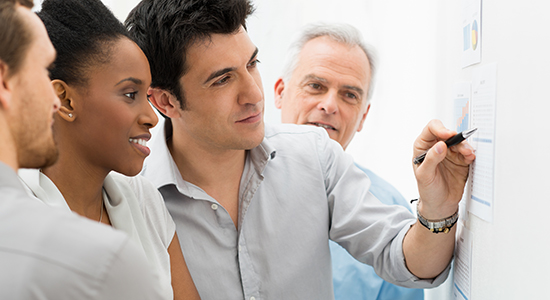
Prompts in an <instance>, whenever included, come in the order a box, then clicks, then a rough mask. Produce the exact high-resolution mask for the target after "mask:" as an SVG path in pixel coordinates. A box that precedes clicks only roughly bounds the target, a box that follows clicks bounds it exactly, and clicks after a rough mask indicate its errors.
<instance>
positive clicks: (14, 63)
mask: <svg viewBox="0 0 550 300" xmlns="http://www.w3.org/2000/svg"><path fill="white" fill-rule="evenodd" d="M32 7H33V1H32V0H0V28H1V30H0V140H1V141H2V142H0V195H2V196H0V266H2V267H1V268H0V299H25V300H32V299H57V300H63V299H67V300H69V299H113V300H114V299H159V298H158V294H156V291H155V290H154V286H153V285H152V284H151V282H153V275H152V274H151V273H150V272H151V271H150V270H149V269H148V267H149V266H148V263H147V258H146V257H145V255H144V254H143V253H142V251H139V250H138V248H137V246H136V245H134V244H133V243H132V242H131V241H130V239H129V237H128V236H126V235H125V234H123V233H122V232H117V231H115V230H114V229H112V228H110V227H107V226H103V225H99V224H97V223H95V222H92V221H89V220H86V219H84V218H81V217H78V216H77V215H75V214H72V213H68V212H65V211H61V210H57V209H54V208H51V207H48V206H46V205H45V204H43V203H41V202H39V201H37V200H35V199H32V198H31V197H30V196H29V195H27V193H26V191H25V189H24V187H23V185H22V184H21V182H20V181H19V179H18V177H17V174H16V171H17V169H18V168H43V167H47V166H50V165H52V164H53V163H55V161H56V160H57V157H58V152H57V147H56V145H55V143H54V140H53V134H52V122H53V114H54V113H55V112H56V111H57V110H58V109H59V107H60V101H59V99H58V98H57V96H56V95H55V92H54V89H53V86H52V84H51V82H50V78H49V77H48V69H49V67H50V66H51V65H52V63H53V62H54V59H55V49H54V48H53V46H52V44H51V42H50V39H49V38H48V34H47V32H46V29H45V27H44V24H43V23H42V22H41V21H40V19H39V18H38V16H36V15H35V14H34V13H32V12H31V10H30V9H31V8H32Z"/></svg>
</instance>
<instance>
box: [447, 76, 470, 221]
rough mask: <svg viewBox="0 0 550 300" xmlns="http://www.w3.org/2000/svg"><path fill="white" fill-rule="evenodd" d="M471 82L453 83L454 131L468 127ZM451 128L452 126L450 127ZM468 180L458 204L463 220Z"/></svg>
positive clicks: (466, 201) (465, 213) (466, 207)
mask: <svg viewBox="0 0 550 300" xmlns="http://www.w3.org/2000/svg"><path fill="white" fill-rule="evenodd" d="M471 85H472V84H471V82H457V83H455V84H454V97H453V121H454V124H453V126H454V130H456V132H462V131H464V130H467V129H470V119H471V118H470V93H471ZM451 128H453V127H451ZM470 182H471V180H468V183H467V184H466V187H465V193H464V195H463V196H462V200H460V203H459V206H458V210H459V211H458V215H459V216H460V219H461V220H462V221H464V222H466V221H468V205H467V204H468V199H469V193H468V192H467V191H469V189H470Z"/></svg>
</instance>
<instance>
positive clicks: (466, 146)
mask: <svg viewBox="0 0 550 300" xmlns="http://www.w3.org/2000/svg"><path fill="white" fill-rule="evenodd" d="M464 148H466V149H468V150H470V151H472V152H474V148H473V147H472V146H471V145H470V144H467V143H465V144H464Z"/></svg>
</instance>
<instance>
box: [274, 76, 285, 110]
mask: <svg viewBox="0 0 550 300" xmlns="http://www.w3.org/2000/svg"><path fill="white" fill-rule="evenodd" d="M284 90H285V82H284V80H283V78H282V77H279V79H277V82H275V107H277V108H278V109H281V108H282V107H283V91H284Z"/></svg>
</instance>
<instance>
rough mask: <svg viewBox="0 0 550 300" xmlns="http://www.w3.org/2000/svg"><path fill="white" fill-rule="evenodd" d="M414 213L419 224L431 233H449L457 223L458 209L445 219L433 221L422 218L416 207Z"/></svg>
mask: <svg viewBox="0 0 550 300" xmlns="http://www.w3.org/2000/svg"><path fill="white" fill-rule="evenodd" d="M416 213H417V216H418V221H419V223H420V224H422V226H424V227H426V228H427V229H428V230H430V231H431V232H433V233H448V232H449V231H451V229H452V228H453V226H454V225H455V224H456V222H457V221H458V209H457V210H456V212H455V213H454V214H453V215H451V216H449V217H447V218H442V219H435V220H433V219H426V218H425V217H424V216H422V214H421V213H420V210H418V207H417V210H416Z"/></svg>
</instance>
